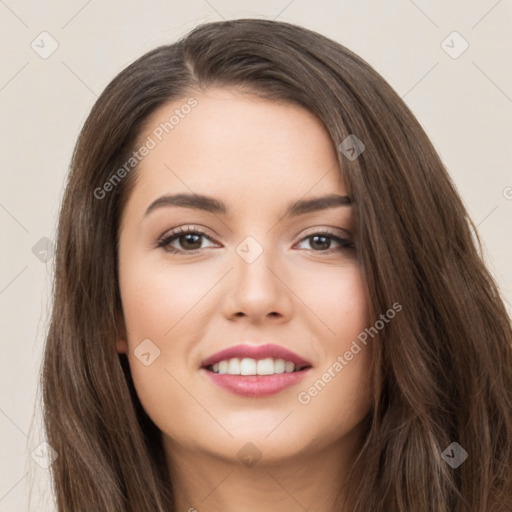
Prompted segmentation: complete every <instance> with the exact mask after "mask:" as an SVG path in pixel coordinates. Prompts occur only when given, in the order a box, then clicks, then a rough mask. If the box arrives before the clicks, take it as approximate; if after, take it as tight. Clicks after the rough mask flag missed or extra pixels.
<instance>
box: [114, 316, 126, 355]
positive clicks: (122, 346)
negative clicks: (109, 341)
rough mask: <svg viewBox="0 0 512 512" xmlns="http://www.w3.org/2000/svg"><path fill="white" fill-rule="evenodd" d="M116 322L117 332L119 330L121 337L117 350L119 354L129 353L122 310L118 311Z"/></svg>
mask: <svg viewBox="0 0 512 512" xmlns="http://www.w3.org/2000/svg"><path fill="white" fill-rule="evenodd" d="M116 324H117V332H119V333H120V334H119V337H118V339H117V342H116V346H117V352H118V353H119V354H127V353H128V341H127V336H126V325H125V322H124V318H123V314H122V312H121V311H118V312H117V315H116Z"/></svg>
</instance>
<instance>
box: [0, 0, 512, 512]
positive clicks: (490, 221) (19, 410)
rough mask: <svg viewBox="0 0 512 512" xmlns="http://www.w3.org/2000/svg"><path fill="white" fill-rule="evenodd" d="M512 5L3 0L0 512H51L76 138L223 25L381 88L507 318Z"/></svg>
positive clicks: (477, 1)
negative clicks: (54, 393) (126, 91)
mask: <svg viewBox="0 0 512 512" xmlns="http://www.w3.org/2000/svg"><path fill="white" fill-rule="evenodd" d="M511 4H512V2H511V0H499V1H497V0H473V1H467V0H466V1H462V0H460V1H442V0H435V1H434V0H429V1H427V0H415V1H412V0H392V1H379V0H362V1H355V0H353V1H350V2H349V1H345V0H337V1H336V0H323V1H321V0H320V1H318V0H317V1H315V2H311V1H307V0H292V1H290V0H273V1H268V0H266V1H265V0H263V1H243V0H239V1H234V0H208V1H207V0H190V1H176V0H171V1H169V0H167V1H165V0H156V1H151V2H142V1H133V0H130V1H127V0H123V1H119V0H102V1H100V0H89V1H87V0H70V1H67V2H57V1H55V0H52V1H41V0H39V1H26V0H25V1H18V2H17V1H15V0H0V51H1V67H0V119H1V124H0V148H1V165H0V169H1V171H0V172H1V189H0V225H1V234H2V245H1V247H2V251H3V252H2V253H1V268H0V310H1V312H2V315H1V328H2V329H1V334H2V336H1V340H0V343H1V352H0V354H1V355H0V364H1V371H0V381H1V395H0V432H1V437H0V444H1V449H2V455H1V459H0V460H1V462H0V512H18V511H26V510H29V495H30V492H29V491H30V489H31V488H32V489H33V490H32V495H33V498H32V504H31V505H30V510H37V511H42V512H46V511H52V510H55V509H54V506H52V505H51V500H50V496H49V486H48V469H44V468H43V467H41V466H40V465H39V464H38V463H36V461H35V460H34V459H33V458H32V457H31V454H32V453H33V452H34V450H36V448H37V447H38V445H40V443H41V442H42V441H44V437H43V433H42V432H41V430H40V428H39V427H38V425H40V423H41V422H40V413H39V412H38V407H37V404H38V400H39V398H38V395H37V379H38V374H39V368H40V364H41V355H42V349H43V345H44V336H45V332H46V329H47V326H48V313H49V310H50V305H51V299H50V291H51V279H52V271H53V270H52V268H53V259H52V254H51V244H52V241H53V240H54V239H55V229H56V223H57V215H58V211H59V206H60V201H61V199H62V195H63V187H64V183H65V178H66V174H67V170H68V165H69V160H70V157H71V153H72V149H73V146H74V144H75V141H76V138H77V135H78V132H79V130H80V128H81V126H82V124H83V122H84V120H85V118H86V116H87V115H88V113H89V111H90V109H91V107H92V105H93V103H94V102H95V100H96V98H97V96H98V95H99V94H100V93H101V91H102V90H103V89H104V88H105V86H106V85H107V84H108V82H110V80H111V79H112V78H113V77H114V76H115V75H116V74H117V73H118V72H119V71H120V70H121V69H123V68H124V67H126V66H127V65H128V64H129V63H131V62H132V61H133V60H134V59H135V58H137V57H139V56H140V55H142V54H143V53H145V52H146V51H148V50H150V49H152V48H154V47H156V46H158V45H161V44H168V43H171V42H174V41H175V40H176V39H177V38H178V37H180V36H182V35H184V34H185V33H186V32H188V31H189V30H190V29H191V28H192V27H194V26H195V25H197V24H199V23H201V22H205V21H216V20H221V19H223V18H224V19H234V18H242V17H256V18H268V19H277V20H281V21H288V22H291V23H295V24H299V25H303V26H305V27H307V28H310V29H313V30H316V31H318V32H320V33H322V34H324V35H326V36H328V37H330V38H332V39H334V40H337V41H339V42H340V43H342V44H344V45H345V46H347V47H348V48H350V49H351V50H353V51H355V52H356V53H357V54H359V55H360V56H361V57H363V58H364V59H365V60H367V61H368V62H369V63H370V64H371V65H372V66H373V67H374V68H375V69H376V70H377V71H378V72H379V73H381V74H382V75H383V76H384V78H385V79H386V80H387V81H388V82H389V83H390V84H391V86H392V87H393V88H394V89H395V90H396V91H397V92H398V94H400V96H402V98H403V99H404V100H405V102H406V103H407V105H408V106H409V107H410V108H411V110H412V111H413V112H414V114H415V115H416V116H417V118H418V120H419V121H420V123H421V124H422V126H423V127H424V129H425V131H426V132H427V134H428V135H429V136H430V138H431V140H432V142H433V143H434V146H435V147H436V149H437V150H438V152H439V153H440V155H441V157H442V159H443V161H444V163H445V165H446V166H447V168H448V170H449V172H450V175H451V176H452V178H453V180H454V181H455V183H456V186H457V188H458V190H459V192H460V195H461V196H462V199H463V201H464V203H465V204H466V206H467V208H468V210H469V212H470V215H471V217H472V219H473V220H474V222H475V223H476V224H477V226H478V231H479V233H480V235H481V237H482V240H483V242H484V246H485V251H486V252H485V258H486V261H487V264H488V266H489V268H490V269H491V271H492V273H493V275H494V276H495V279H496V280H497V282H498V283H499V285H500V287H501V289H502V292H503V295H504V298H505V300H506V301H507V303H508V304H510V302H512V269H511V266H510V261H511V254H512V241H511V236H510V235H511V233H512V230H511V227H512V170H511V169H512V166H511V163H512V157H511V152H510V145H511V141H512V117H511V114H512V69H511V62H512V61H511V60H510V55H511V53H512V52H511V50H512V30H511V10H512V5H511ZM43 32H46V34H42V33H43ZM454 32H456V34H454ZM41 34H42V35H41ZM41 41H42V42H41ZM57 45H58V46H57ZM466 46H467V48H466ZM54 48H56V49H55V51H53V53H51V55H48V54H47V53H48V52H50V51H51V50H53V49H54ZM45 52H46V53H45ZM507 307H508V308H509V313H510V311H511V310H510V307H509V306H507ZM37 453H40V452H37V451H36V457H35V458H36V459H37V460H41V459H40V458H39V459H38V458H37Z"/></svg>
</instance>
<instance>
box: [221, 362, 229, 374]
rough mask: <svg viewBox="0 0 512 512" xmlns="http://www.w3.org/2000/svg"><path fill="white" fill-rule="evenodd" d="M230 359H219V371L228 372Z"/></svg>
mask: <svg viewBox="0 0 512 512" xmlns="http://www.w3.org/2000/svg"><path fill="white" fill-rule="evenodd" d="M228 365H229V361H226V360H224V361H219V373H228Z"/></svg>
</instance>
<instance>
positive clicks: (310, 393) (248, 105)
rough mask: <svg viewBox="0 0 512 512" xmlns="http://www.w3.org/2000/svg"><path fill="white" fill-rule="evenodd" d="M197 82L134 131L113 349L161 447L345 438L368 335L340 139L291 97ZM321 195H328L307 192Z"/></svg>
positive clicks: (364, 387)
mask: <svg viewBox="0 0 512 512" xmlns="http://www.w3.org/2000/svg"><path fill="white" fill-rule="evenodd" d="M194 97H195V99H196V100H197V104H196V105H195V106H194V107H193V108H182V106H183V105H185V104H186V99H184V100H183V101H178V102H175V103H172V104H168V105H166V106H164V107H161V108H160V109H159V110H158V111H157V112H156V113H155V114H154V115H153V116H152V118H151V119H150V120H149V123H148V124H147V125H146V126H147V130H146V131H145V133H144V134H143V135H142V137H141V139H140V141H141V145H142V144H145V145H146V147H147V148H149V149H148V151H141V152H140V153H139V154H142V153H146V156H144V157H143V158H142V161H141V163H140V164H139V166H138V168H137V171H136V172H137V173H138V180H137V182H136V185H135V188H134V189H133V192H132V194H131V196H130V197H129V200H128V202H127V204H126V207H125V209H124V211H123V213H122V219H121V228H120V246H119V279H120V291H121V299H122V306H123V314H124V321H125V327H126V339H121V340H119V343H118V350H119V352H127V353H128V359H129V363H130V368H131V373H132V375H133V380H134V383H135V387H136V390H137V393H138V396H139V398H140V401H141V403H142V405H143V407H144V409H145V410H146V412H147V413H148V415H149V416H150V417H151V419H152V420H153V421H154V423H155V424H156V425H157V426H158V428H159V429H160V430H161V431H162V432H163V434H164V443H165V446H166V447H167V449H168V451H169V452H171V451H172V452H173V453H175V454H179V453H180V451H181V452H183V453H186V452H187V451H193V452H195V453H200V454H202V455H210V456H213V457H220V458H222V459H224V460H235V459H237V458H238V459H240V460H241V461H242V462H243V460H242V459H244V460H245V459H246V458H247V457H246V455H248V456H249V457H251V456H253V457H256V458H259V457H261V461H264V460H267V461H270V460H278V459H284V458H287V457H293V456H294V455H298V454H301V455H311V454H313V453H315V452H316V453H319V452H320V451H322V450H325V449H326V448H329V449H330V450H333V449H336V448H339V449H342V448H341V447H342V445H343V443H345V444H346V443H347V440H348V439H349V437H348V434H349V433H352V434H353V433H354V432H357V431H358V429H357V428H355V427H356V426H357V425H358V424H359V423H360V422H361V420H362V419H363V418H364V416H365V415H366V413H367V412H368V410H369V407H370V401H371V396H370V387H371V376H370V373H369V368H370V360H371V347H370V344H368V345H367V346H365V345H362V344H361V343H359V346H360V350H359V351H357V349H354V344H353V342H354V340H357V336H358V334H360V333H361V332H362V331H364V329H365V328H366V327H368V325H369V317H368V307H367V297H366V294H365V291H364V284H363V276H362V272H361V268H360V265H359V264H358V262H357V261H356V258H355V253H354V249H353V244H354V243H357V240H354V237H353V233H354V232H355V219H354V217H353V213H352V207H351V206H350V204H348V201H347V199H346V197H345V196H347V189H346V187H345V184H344V182H343V180H342V178H341V177H340V170H339V163H338V160H337V155H336V150H335V148H334V146H333V144H332V142H331V140H330V138H329V136H328V133H327V132H326V130H325V128H324V127H323V125H322V124H321V123H320V122H319V121H318V120H317V119H316V118H315V117H314V116H313V115H312V114H310V113H309V112H308V111H306V110H304V109H302V108H300V107H297V106H291V105H282V104H278V103H274V102H269V101H266V100H262V99H258V98H255V97H250V96H248V95H245V96H244V95H241V94H240V93H237V92H234V91H232V90H230V89H220V88H212V89H208V90H207V91H205V92H203V93H200V94H199V93H198V94H196V95H195V96H194ZM176 110H178V112H175V111H176ZM185 112H186V113H185ZM176 114H179V115H178V116H176ZM173 115H175V117H174V119H173V120H172V121H171V123H172V124H171V123H169V119H170V118H171V116H173ZM178 118H179V121H177V119H178ZM165 123H168V124H167V125H166V124H165ZM133 172H135V171H133ZM176 195H180V196H181V198H180V197H178V198H176ZM327 196H338V198H339V199H334V200H332V199H331V201H327V200H321V201H320V200H319V201H318V202H317V203H311V204H309V203H307V201H310V200H311V199H320V198H324V197H327ZM166 197H167V199H165V198H166ZM173 197H174V199H173ZM155 201H156V202H155ZM305 201H306V203H304V204H303V205H302V207H301V206H300V205H301V204H302V202H305ZM294 204H295V207H294V206H293V205H294ZM308 204H309V206H308ZM151 205H152V206H151ZM173 235H175V236H173ZM162 240H164V243H165V245H162V243H161V242H162ZM232 347H238V348H237V349H235V351H234V352H232V353H225V354H219V355H218V356H216V354H218V353H219V352H221V351H225V350H226V349H230V348H232ZM254 349H255V350H254ZM351 349H352V351H351ZM285 351H289V352H291V353H292V354H290V353H288V352H285ZM347 352H350V353H351V354H352V357H350V358H349V357H348V356H345V354H347ZM212 358H213V359H212ZM340 358H341V359H340ZM237 359H238V363H237ZM207 360H209V361H207ZM341 360H343V363H342V362H341ZM221 361H222V362H221ZM215 362H217V364H216V365H214V363H215ZM208 363H211V364H212V366H211V365H209V364H208ZM292 363H294V364H295V366H294V364H292ZM303 364H306V368H304V369H302V370H300V368H301V365H303ZM205 365H206V367H205ZM294 369H295V370H297V371H294V372H291V370H294ZM217 371H218V372H219V373H216V372H217ZM224 372H227V373H224ZM255 372H256V373H257V374H258V375H251V374H253V373H255ZM236 373H238V374H239V375H236ZM232 374H235V375H232ZM247 443H252V445H254V446H251V445H249V444H247ZM352 444H353V443H352ZM244 450H245V452H244Z"/></svg>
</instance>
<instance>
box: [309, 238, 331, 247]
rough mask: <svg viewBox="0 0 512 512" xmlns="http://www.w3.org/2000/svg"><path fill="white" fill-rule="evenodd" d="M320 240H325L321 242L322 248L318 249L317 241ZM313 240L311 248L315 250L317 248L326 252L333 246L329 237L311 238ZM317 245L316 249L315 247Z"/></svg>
mask: <svg viewBox="0 0 512 512" xmlns="http://www.w3.org/2000/svg"><path fill="white" fill-rule="evenodd" d="M318 239H321V240H323V242H320V244H319V245H320V247H318V245H317V241H318ZM311 240H312V243H311V246H312V247H313V248H317V249H320V250H325V249H329V246H330V245H331V243H330V242H331V239H330V238H329V237H328V236H324V235H314V236H312V237H311ZM315 245H316V247H315Z"/></svg>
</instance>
